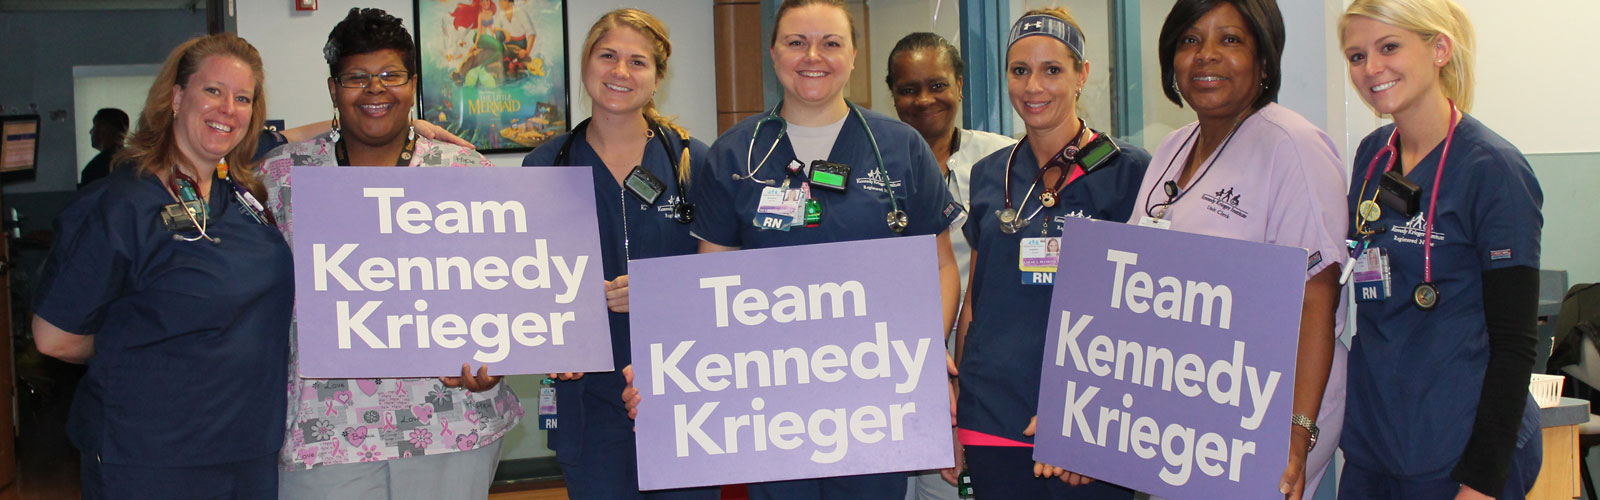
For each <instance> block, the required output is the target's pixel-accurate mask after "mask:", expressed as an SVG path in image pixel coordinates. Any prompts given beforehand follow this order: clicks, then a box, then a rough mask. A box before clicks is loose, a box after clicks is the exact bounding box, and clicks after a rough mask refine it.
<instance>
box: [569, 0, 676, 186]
mask: <svg viewBox="0 0 1600 500" xmlns="http://www.w3.org/2000/svg"><path fill="white" fill-rule="evenodd" d="M617 28H631V29H633V30H634V31H637V32H639V34H640V35H644V37H645V38H646V39H649V40H650V45H651V49H652V50H651V51H650V52H651V55H652V56H654V59H655V64H656V83H661V79H662V78H666V76H667V59H668V58H671V57H672V41H671V40H669V39H668V38H667V26H666V25H665V24H662V23H661V20H660V19H657V18H656V16H654V15H651V14H650V13H649V12H645V11H642V10H639V9H631V8H624V9H617V10H613V11H611V12H607V13H605V14H604V15H601V16H600V19H598V20H595V22H594V25H593V26H590V27H589V35H588V36H587V37H585V38H584V39H583V61H582V62H581V63H579V64H580V66H581V68H582V69H581V71H583V72H584V73H588V71H589V56H590V55H592V54H593V52H594V44H596V43H599V42H600V39H601V38H605V36H606V34H607V33H610V32H611V30H614V29H617ZM644 118H645V119H646V120H649V121H650V122H652V123H656V124H658V125H660V126H662V127H665V128H667V129H670V130H672V131H673V132H675V133H677V134H678V137H681V138H683V142H684V144H685V145H687V144H688V142H689V130H688V129H685V128H683V126H681V125H678V124H677V122H675V121H673V120H672V118H669V117H667V116H663V115H662V114H661V112H660V111H657V110H656V99H655V97H654V96H651V98H650V100H649V101H647V102H645V103H644ZM678 179H679V180H681V181H683V182H685V183H687V182H689V150H688V149H687V148H685V149H683V155H682V157H680V158H678Z"/></svg>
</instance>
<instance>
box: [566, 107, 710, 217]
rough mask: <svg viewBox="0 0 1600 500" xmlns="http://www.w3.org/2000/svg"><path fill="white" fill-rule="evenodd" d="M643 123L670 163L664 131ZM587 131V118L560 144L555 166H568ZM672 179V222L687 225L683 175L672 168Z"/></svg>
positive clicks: (689, 207)
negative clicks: (574, 147) (674, 191)
mask: <svg viewBox="0 0 1600 500" xmlns="http://www.w3.org/2000/svg"><path fill="white" fill-rule="evenodd" d="M645 122H646V123H647V124H648V126H649V129H648V130H650V131H651V133H652V134H654V135H655V137H656V142H657V143H660V144H661V150H662V151H663V152H666V154H667V161H668V162H671V161H672V158H673V156H672V144H670V143H668V142H667V133H666V131H665V130H664V129H662V128H661V125H659V124H657V123H656V122H653V121H649V120H646V121H645ZM588 130H589V119H588V118H585V119H584V120H583V121H582V122H580V123H578V126H577V127H574V128H573V129H572V134H571V135H570V136H569V137H567V142H566V143H564V144H562V145H561V151H559V152H557V153H556V161H555V164H556V165H561V166H567V165H568V164H569V161H570V160H571V159H572V143H574V142H578V139H579V138H581V137H584V133H586V132H588ZM682 143H683V150H682V153H685V154H687V153H688V151H689V141H688V140H683V141H682ZM639 163H641V164H642V163H644V159H643V158H641V159H640V161H639ZM672 178H673V180H675V181H677V186H678V189H677V192H678V201H676V202H674V203H673V204H672V220H674V221H677V222H678V223H679V224H688V223H690V222H694V205H693V204H691V203H689V196H688V194H687V193H685V192H684V180H683V175H682V174H680V173H679V172H678V171H677V169H676V168H674V169H673V175H672Z"/></svg>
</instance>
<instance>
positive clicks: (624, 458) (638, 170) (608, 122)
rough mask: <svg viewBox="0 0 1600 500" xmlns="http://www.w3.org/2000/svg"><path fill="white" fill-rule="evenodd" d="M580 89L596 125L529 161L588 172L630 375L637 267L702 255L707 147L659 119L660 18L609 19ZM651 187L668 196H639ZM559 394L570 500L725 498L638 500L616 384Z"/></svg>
mask: <svg viewBox="0 0 1600 500" xmlns="http://www.w3.org/2000/svg"><path fill="white" fill-rule="evenodd" d="M582 53H583V54H584V58H583V62H582V68H583V70H582V71H583V86H584V89H585V90H587V91H588V93H589V99H590V103H591V106H590V108H591V109H592V110H593V115H592V116H591V117H590V118H589V119H587V120H584V121H583V123H580V124H578V126H577V128H576V129H574V130H573V132H572V133H571V134H566V135H562V136H558V137H556V138H554V139H551V140H550V141H548V142H546V143H545V144H544V145H543V146H540V147H539V149H537V150H534V151H533V152H532V153H529V154H528V156H527V158H524V159H523V161H522V164H523V165H585V166H592V167H593V171H594V191H595V212H596V214H598V215H599V221H600V242H601V256H602V259H601V260H602V261H603V262H604V266H605V276H606V286H605V288H606V304H607V306H608V307H609V308H610V309H611V313H610V320H611V349H612V359H613V360H614V361H615V362H616V366H627V365H628V364H629V363H632V351H631V350H630V347H629V346H630V345H631V344H630V343H629V338H630V335H629V327H628V261H629V260H631V259H647V258H652V257H665V256H670V255H683V254H690V253H694V252H695V250H696V249H697V248H698V245H699V240H696V239H695V238H694V237H693V236H690V235H689V222H690V221H691V220H693V218H694V209H693V207H692V206H690V205H689V204H688V203H687V200H685V199H684V196H685V195H686V194H687V193H688V189H689V187H690V180H689V171H690V165H691V164H701V163H703V162H705V158H706V145H705V143H703V142H700V141H698V140H695V139H691V138H689V133H688V131H686V130H684V129H683V128H682V127H679V126H678V125H675V124H673V123H672V121H670V120H668V119H667V118H665V117H663V116H661V114H660V113H658V112H657V111H656V106H655V100H654V98H653V96H654V95H655V91H656V88H657V86H658V85H660V83H661V79H662V78H663V77H664V76H666V72H667V58H668V57H669V56H671V55H672V43H671V42H670V41H668V39H667V28H666V26H665V25H663V24H662V23H661V21H660V20H659V19H656V17H655V16H653V15H650V13H648V12H644V11H641V10H637V9H619V10H614V11H611V12H608V13H606V14H605V15H603V16H600V20H598V21H595V23H594V26H592V27H590V28H589V35H588V38H587V39H586V40H585V41H584V44H583V52H582ZM630 178H633V179H635V180H637V179H645V178H654V179H655V180H656V181H657V182H658V183H657V184H656V185H657V186H660V187H663V188H664V189H661V190H652V189H630V188H628V187H626V186H639V185H640V184H638V183H637V182H633V183H630V182H628V180H629V179H630ZM557 378H559V379H560V380H559V381H558V382H556V383H555V394H556V403H557V405H556V412H557V413H556V415H557V421H558V422H559V425H560V426H559V427H558V428H553V429H550V443H551V444H550V447H551V448H552V449H554V450H555V451H556V460H557V461H558V462H560V464H561V472H562V475H563V476H564V477H565V478H566V481H567V491H568V492H569V493H570V494H571V495H572V496H573V498H605V499H627V498H650V499H669V498H670V499H694V498H709V499H714V498H717V496H718V488H715V487H712V488H690V489H684V490H665V491H651V492H640V491H639V479H638V476H637V474H638V470H639V468H638V464H637V461H638V457H637V456H635V454H634V453H635V452H634V441H633V439H634V438H633V420H631V419H629V418H628V411H627V409H626V408H624V407H623V404H622V401H621V400H620V399H618V398H617V395H618V394H620V393H622V389H623V387H624V382H623V379H622V375H621V373H619V372H604V373H590V374H587V375H585V374H582V373H564V374H559V375H558V377H557Z"/></svg>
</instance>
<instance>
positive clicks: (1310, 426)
mask: <svg viewBox="0 0 1600 500" xmlns="http://www.w3.org/2000/svg"><path fill="white" fill-rule="evenodd" d="M1289 423H1291V424H1294V425H1298V426H1300V427H1304V428H1305V429H1306V431H1308V432H1310V433H1311V444H1310V445H1307V446H1306V451H1311V450H1312V449H1315V448H1316V447H1317V423H1316V422H1314V421H1312V420H1311V417H1307V416H1305V415H1301V414H1298V413H1296V414H1294V415H1292V416H1290V417H1289Z"/></svg>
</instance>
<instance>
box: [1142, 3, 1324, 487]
mask: <svg viewBox="0 0 1600 500" xmlns="http://www.w3.org/2000/svg"><path fill="white" fill-rule="evenodd" d="M1283 41H1284V30H1283V16H1282V15H1281V14H1280V13H1279V12H1278V6H1277V3H1276V2H1273V1H1272V0H1180V1H1179V2H1177V4H1176V5H1174V6H1173V8H1172V12H1170V13H1169V14H1167V19H1166V22H1165V23H1164V24H1163V25H1162V26H1161V35H1160V37H1159V39H1158V42H1157V45H1158V47H1159V48H1158V51H1159V52H1160V55H1161V82H1162V83H1161V85H1162V87H1163V89H1162V90H1164V91H1165V92H1166V94H1167V98H1168V99H1170V100H1172V102H1173V103H1174V104H1178V105H1179V106H1183V105H1185V104H1187V105H1188V106H1189V107H1190V108H1191V109H1194V112H1195V117H1196V118H1197V119H1198V120H1197V121H1196V122H1194V123H1191V124H1188V125H1185V126H1184V127H1182V128H1180V129H1178V130H1177V131H1174V132H1173V133H1172V134H1171V135H1168V136H1167V138H1166V140H1164V141H1162V142H1161V146H1160V147H1158V148H1156V150H1155V151H1154V156H1155V161H1156V163H1155V164H1154V165H1151V168H1150V170H1149V171H1148V172H1147V173H1146V175H1145V179H1144V182H1143V184H1141V185H1140V187H1139V197H1138V200H1137V203H1138V204H1137V205H1136V206H1135V210H1134V214H1133V215H1134V216H1133V217H1132V220H1130V221H1129V222H1130V223H1139V224H1141V225H1146V226H1154V227H1164V228H1170V229H1175V230H1178V231H1184V232H1189V233H1198V234H1205V235H1211V236H1221V237H1225V238H1234V239H1240V240H1247V241H1257V242H1263V243H1271V244H1274V245H1284V246H1293V247H1301V248H1305V249H1307V253H1308V254H1309V257H1310V258H1309V260H1308V261H1307V266H1306V272H1305V299H1304V301H1303V303H1302V306H1301V309H1302V312H1301V315H1300V329H1299V332H1297V334H1298V335H1299V351H1298V354H1297V356H1296V367H1295V376H1294V402H1293V405H1292V412H1293V418H1291V419H1290V421H1289V422H1269V423H1268V424H1267V425H1275V426H1282V427H1279V428H1281V429H1283V431H1284V432H1292V433H1293V434H1292V436H1291V437H1290V439H1289V443H1290V449H1289V463H1288V464H1286V466H1285V470H1284V473H1283V476H1282V479H1281V480H1280V482H1279V490H1280V491H1281V492H1282V493H1283V494H1284V496H1285V497H1286V498H1301V497H1302V496H1305V497H1310V496H1312V495H1314V494H1315V493H1316V489H1317V483H1318V481H1319V480H1320V479H1321V478H1322V474H1323V472H1324V471H1325V470H1327V467H1328V463H1329V461H1331V460H1332V458H1333V450H1334V448H1335V446H1337V443H1338V440H1339V429H1340V428H1341V427H1342V422H1343V418H1344V370H1345V352H1346V351H1345V348H1344V347H1343V345H1342V344H1339V342H1338V340H1337V337H1338V332H1339V331H1340V330H1341V328H1342V323H1343V318H1344V315H1343V312H1344V311H1343V299H1342V297H1341V296H1340V293H1339V269H1340V266H1341V265H1342V264H1343V263H1344V255H1345V246H1344V234H1345V227H1346V219H1345V213H1344V210H1343V206H1344V198H1343V196H1342V195H1343V188H1344V186H1345V185H1346V183H1347V181H1348V178H1347V176H1345V174H1344V168H1343V167H1341V166H1340V160H1339V154H1338V152H1336V151H1334V149H1333V140H1332V139H1329V138H1328V134H1326V133H1323V132H1322V130H1320V129H1318V128H1317V127H1316V125H1313V124H1311V122H1308V121H1306V119H1305V118H1303V117H1301V116H1300V115H1299V114H1296V113H1295V112H1294V111H1291V110H1289V108H1286V107H1283V106H1281V105H1278V104H1276V103H1274V102H1273V101H1275V100H1277V97H1278V88H1279V87H1280V86H1281V83H1282V81H1283V78H1282V65H1281V60H1282V58H1283ZM1219 258H1222V257H1220V256H1219ZM1292 334H1296V333H1292V332H1284V335H1292Z"/></svg>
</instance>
